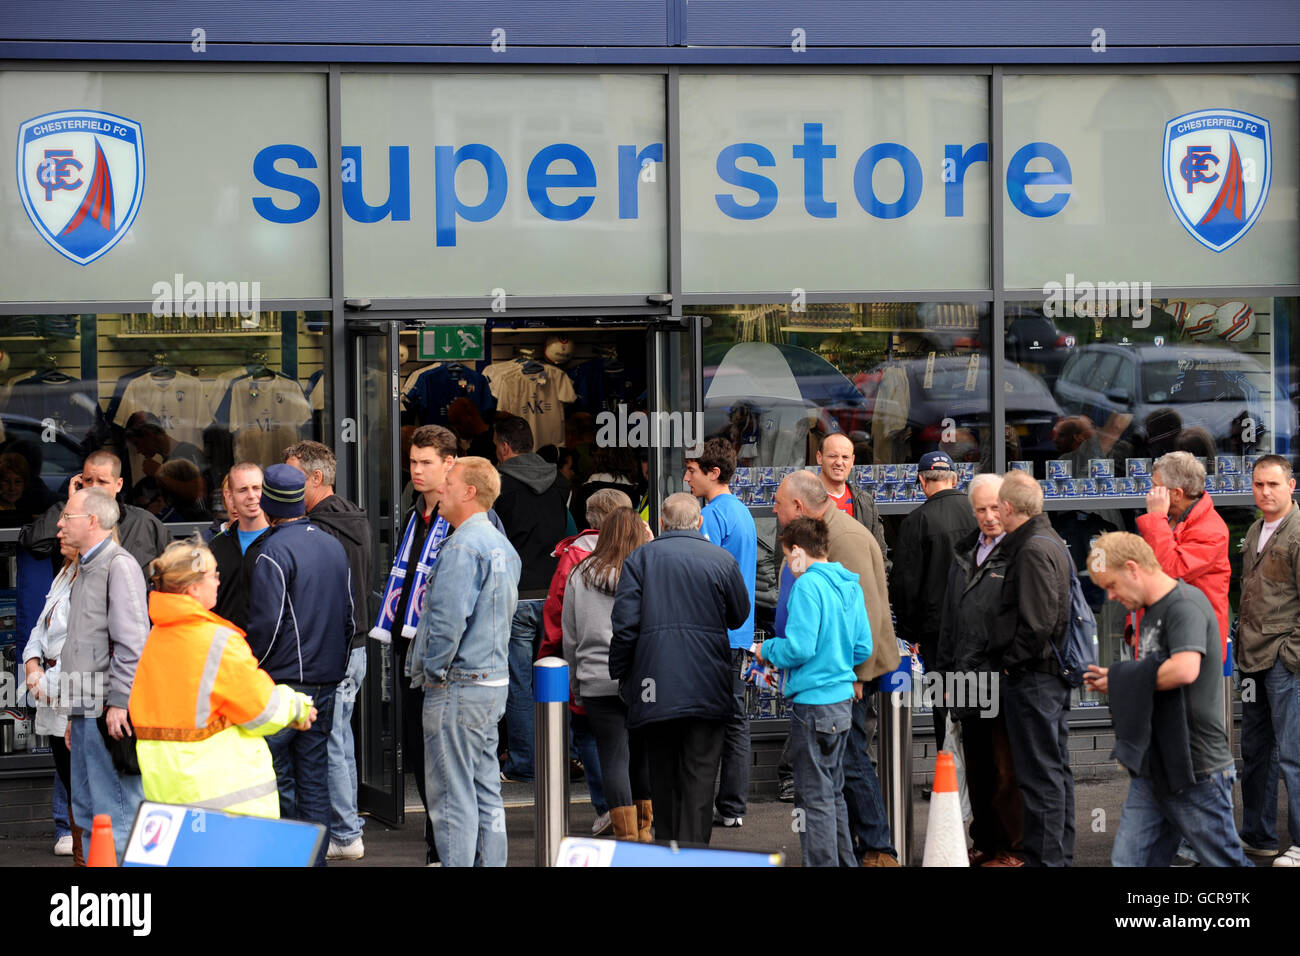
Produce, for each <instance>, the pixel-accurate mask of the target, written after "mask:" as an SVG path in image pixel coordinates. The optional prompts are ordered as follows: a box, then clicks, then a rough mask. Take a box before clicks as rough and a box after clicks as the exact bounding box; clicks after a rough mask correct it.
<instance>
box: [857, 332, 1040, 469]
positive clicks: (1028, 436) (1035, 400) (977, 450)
mask: <svg viewBox="0 0 1300 956" xmlns="http://www.w3.org/2000/svg"><path fill="white" fill-rule="evenodd" d="M890 368H896V369H901V370H902V372H903V374H904V375H905V376H906V381H907V391H906V392H905V393H904V392H903V391H902V390H901V389H899V388H896V387H895V388H894V389H893V392H892V394H891V395H890V397H889V399H888V407H886V404H885V399H884V398H883V397H882V396H881V390H882V389H883V386H882V385H881V383H882V382H884V381H886V374H887V370H888V369H890ZM1003 374H1004V379H1003V382H1004V384H1003V389H1004V399H1005V406H1006V424H1007V430H1008V433H1009V434H1008V444H1009V447H1010V448H1012V449H1018V451H1015V452H1014V453H1015V454H1016V455H1019V456H1022V457H1029V455H1030V453H1032V452H1034V451H1040V452H1042V453H1043V454H1045V453H1046V452H1047V450H1048V449H1050V448H1051V447H1052V441H1051V435H1052V426H1053V425H1054V424H1055V423H1056V420H1057V419H1058V418H1059V417H1060V414H1061V410H1060V408H1059V407H1058V406H1057V404H1056V400H1055V399H1054V398H1052V393H1051V392H1050V391H1048V389H1047V387H1046V386H1045V385H1044V384H1043V383H1042V381H1041V380H1040V379H1039V378H1038V377H1037V376H1034V375H1031V374H1029V373H1028V372H1026V371H1025V370H1024V369H1022V368H1020V367H1019V366H1018V365H1016V364H1014V363H1011V362H1008V363H1006V365H1005V368H1004V372H1003ZM867 380H868V381H869V382H871V383H873V386H874V387H872V388H871V390H870V391H869V394H868V398H869V399H871V400H872V401H873V414H874V418H875V421H876V422H877V424H879V423H881V422H882V421H883V422H888V424H887V425H886V426H885V427H886V428H887V429H888V431H889V435H890V436H893V437H892V441H891V444H892V446H893V447H892V449H889V450H887V449H886V448H884V447H883V439H884V438H885V437H886V436H885V435H884V434H883V433H882V432H883V431H884V429H882V428H879V427H877V428H874V429H873V434H872V439H873V443H874V448H873V452H874V454H875V456H876V460H877V461H881V462H886V461H898V462H914V461H918V460H920V457H921V456H922V455H924V454H925V453H926V452H929V451H936V450H939V449H942V450H943V451H946V452H948V453H949V454H951V455H952V456H953V457H954V458H955V459H956V460H959V461H979V462H983V463H984V467H985V468H991V467H992V448H991V445H990V443H989V441H988V435H989V428H990V423H991V415H990V413H989V360H988V357H987V356H986V355H981V354H978V353H971V354H969V355H943V356H935V357H934V358H933V359H931V358H928V357H927V358H916V359H906V360H903V361H899V362H892V363H883V364H882V365H881V366H879V367H878V368H877V369H876V370H875V371H874V372H873V373H872V374H871V375H869V376H868V378H867ZM897 381H898V382H899V384H901V381H902V379H898V380H897ZM949 422H951V424H949ZM949 428H951V429H952V432H953V434H951V435H948V436H945V434H944V433H945V431H947V430H948V429H949ZM1013 436H1014V437H1013ZM886 455H889V456H892V457H885V456H886Z"/></svg>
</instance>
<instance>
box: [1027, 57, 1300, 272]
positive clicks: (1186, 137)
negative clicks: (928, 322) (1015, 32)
mask: <svg viewBox="0 0 1300 956" xmlns="http://www.w3.org/2000/svg"><path fill="white" fill-rule="evenodd" d="M1002 89H1003V123H1004V126H1003V151H1004V156H1005V161H1006V162H1007V164H1008V171H1007V190H1006V195H1005V197H1004V199H1003V208H1004V210H1005V213H1004V216H1005V219H1004V223H1005V236H1006V240H1005V241H1006V270H1005V271H1006V284H1007V286H1008V287H1009V288H1013V289H1015V288H1019V289H1037V288H1041V287H1043V286H1044V285H1045V284H1046V283H1049V282H1057V283H1065V282H1067V281H1070V280H1069V279H1067V277H1073V279H1074V280H1075V281H1087V282H1121V281H1123V282H1149V283H1152V284H1154V285H1156V286H1226V285H1277V284H1284V283H1286V284H1289V283H1294V282H1296V281H1300V221H1298V218H1297V208H1296V190H1297V186H1300V155H1298V154H1297V151H1296V143H1297V142H1298V141H1300V124H1298V122H1297V118H1298V117H1300V111H1298V110H1297V77H1295V76H1294V75H1287V74H1279V73H1267V74H1258V75H1224V74H1213V73H1203V72H1197V73H1169V74H1153V75H1145V76H1123V75H1091V76H1070V75H1050V76H1045V75H1041V74H1035V75H1015V76H1012V75H1009V76H1006V77H1005V78H1004V80H1003V87H1002Z"/></svg>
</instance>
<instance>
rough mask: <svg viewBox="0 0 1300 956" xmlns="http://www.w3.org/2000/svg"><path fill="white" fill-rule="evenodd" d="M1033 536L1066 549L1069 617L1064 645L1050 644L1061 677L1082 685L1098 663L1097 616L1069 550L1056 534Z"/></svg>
mask: <svg viewBox="0 0 1300 956" xmlns="http://www.w3.org/2000/svg"><path fill="white" fill-rule="evenodd" d="M1034 537H1035V538H1043V539H1046V540H1052V541H1055V542H1056V543H1057V544H1059V545H1060V546H1061V549H1062V550H1063V551H1065V563H1066V565H1067V566H1068V567H1069V568H1070V617H1069V620H1068V621H1067V622H1066V625H1065V641H1064V642H1063V644H1064V646H1063V647H1061V648H1058V647H1057V646H1056V645H1055V644H1052V642H1051V641H1048V644H1051V647H1052V653H1054V654H1055V655H1056V663H1057V666H1058V667H1059V668H1060V675H1061V680H1063V681H1065V682H1066V683H1067V684H1069V685H1070V686H1071V687H1079V686H1081V685H1082V684H1083V675H1084V674H1085V673H1086V672H1087V670H1088V666H1089V665H1090V664H1096V663H1097V619H1096V618H1095V617H1093V614H1092V608H1091V607H1089V606H1088V599H1087V598H1085V597H1084V596H1083V585H1082V584H1080V583H1079V576H1078V575H1077V574H1075V572H1074V561H1073V559H1072V558H1071V557H1070V549H1069V548H1067V547H1066V546H1065V544H1064V543H1063V542H1062V541H1061V539H1060V538H1057V537H1055V536H1051V537H1050V538H1049V536H1048V535H1045V534H1036V535H1034Z"/></svg>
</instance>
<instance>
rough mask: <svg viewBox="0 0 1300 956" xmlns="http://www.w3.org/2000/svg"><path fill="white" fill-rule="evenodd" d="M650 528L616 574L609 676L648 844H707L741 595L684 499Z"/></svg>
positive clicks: (730, 705)
mask: <svg viewBox="0 0 1300 956" xmlns="http://www.w3.org/2000/svg"><path fill="white" fill-rule="evenodd" d="M659 524H660V528H661V529H662V531H663V533H662V534H661V535H660V536H659V537H658V538H657V539H655V540H654V541H651V542H649V543H648V544H645V545H642V546H641V547H640V548H637V549H636V550H635V551H633V552H632V554H631V555H630V556H629V557H628V559H627V561H626V562H625V563H624V565H623V573H622V575H621V576H620V578H619V584H618V593H617V594H616V595H615V598H614V610H613V614H612V624H613V633H614V636H613V640H612V642H611V643H610V648H609V676H610V677H613V678H614V679H615V680H617V681H619V690H620V693H621V695H622V697H623V701H624V702H625V703H626V704H627V708H628V713H627V726H628V730H629V731H638V732H640V733H641V734H642V735H643V739H644V740H645V743H646V748H647V751H648V753H649V759H650V791H651V798H652V801H653V803H654V818H655V837H656V838H657V839H658V840H659V841H661V842H663V841H668V840H677V841H678V842H681V843H697V844H707V843H708V842H709V835H710V832H711V830H712V827H713V782H714V780H715V779H716V778H717V775H718V769H719V765H720V761H721V759H722V742H723V734H724V731H725V729H726V723H727V720H728V719H729V718H730V717H731V715H732V712H733V710H734V708H735V703H734V700H733V698H732V676H731V648H730V644H729V643H728V640H727V631H728V629H730V628H736V627H739V626H740V625H741V624H743V623H744V621H745V619H746V618H747V617H748V616H749V589H748V587H746V585H745V579H744V578H743V577H742V576H741V573H740V566H739V565H738V564H736V559H735V558H733V557H732V556H731V555H730V554H729V553H727V552H726V551H724V550H723V549H722V548H720V547H718V546H717V545H716V544H712V543H711V542H710V541H709V540H708V539H707V538H705V537H704V536H703V535H702V534H700V532H699V530H698V529H699V527H700V504H699V502H698V501H697V500H696V499H695V497H694V496H693V495H689V494H686V493H685V492H679V493H678V494H675V495H669V496H668V499H667V500H666V501H665V502H664V507H663V512H662V514H661V515H660V518H659Z"/></svg>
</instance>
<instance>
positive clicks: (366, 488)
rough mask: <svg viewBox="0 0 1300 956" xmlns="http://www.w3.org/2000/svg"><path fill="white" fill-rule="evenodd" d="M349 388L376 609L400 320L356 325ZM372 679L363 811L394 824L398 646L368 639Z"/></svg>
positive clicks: (392, 527)
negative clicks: (370, 544) (369, 530)
mask: <svg viewBox="0 0 1300 956" xmlns="http://www.w3.org/2000/svg"><path fill="white" fill-rule="evenodd" d="M348 333H349V338H350V339H351V343H350V345H351V348H350V357H351V363H350V364H351V367H350V368H349V379H350V381H349V386H350V392H351V396H350V397H351V399H352V402H351V408H352V409H353V410H354V411H355V415H356V417H355V419H354V421H353V422H351V423H344V424H345V426H346V425H348V424H351V425H353V427H354V428H355V440H354V441H353V442H352V443H351V447H352V448H353V449H354V454H356V456H357V458H356V461H355V463H354V464H355V467H356V475H357V501H358V504H360V505H361V507H362V508H364V509H365V511H366V514H367V515H369V516H370V524H371V528H372V529H373V531H374V536H375V560H374V580H372V581H371V582H370V585H371V602H370V603H371V610H372V611H377V610H378V607H379V602H380V599H381V595H382V594H383V591H384V584H385V583H386V581H387V580H388V572H389V570H390V569H391V568H392V566H393V554H394V551H395V549H396V547H397V542H398V540H399V535H400V528H399V523H400V521H401V517H402V515H401V511H402V507H401V501H400V491H401V489H400V487H399V486H398V481H399V479H400V476H401V473H402V472H401V469H400V467H398V463H397V459H398V455H399V454H400V452H401V440H400V434H399V422H398V410H397V398H398V371H397V369H398V353H397V342H398V339H397V328H396V325H395V323H386V322H385V323H381V322H364V323H362V322H358V323H349V326H348ZM366 645H367V649H368V651H369V660H368V661H367V668H366V680H365V683H364V685H363V687H362V692H361V694H360V699H359V700H358V701H357V709H356V714H357V716H356V720H357V726H356V740H357V803H358V806H359V808H360V809H361V810H363V811H365V812H368V813H369V814H370V815H371V816H373V817H374V818H375V819H377V820H381V821H383V822H384V823H386V824H389V825H390V826H398V825H400V824H402V823H403V822H404V818H405V812H404V808H405V803H406V800H405V796H406V791H405V786H404V779H405V777H404V768H403V761H402V752H401V713H402V706H401V704H402V700H401V695H402V691H403V690H404V689H405V688H404V682H403V681H402V680H401V679H400V676H401V675H400V674H399V673H398V670H397V655H396V652H395V650H394V647H393V645H392V644H390V643H388V644H386V643H382V642H380V641H376V640H373V639H370V640H367V642H366Z"/></svg>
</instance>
